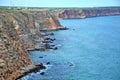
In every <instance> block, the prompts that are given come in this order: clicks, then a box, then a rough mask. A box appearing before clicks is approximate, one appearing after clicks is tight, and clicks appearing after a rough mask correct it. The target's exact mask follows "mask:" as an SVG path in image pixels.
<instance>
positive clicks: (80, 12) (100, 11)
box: [56, 8, 120, 19]
mask: <svg viewBox="0 0 120 80" xmlns="http://www.w3.org/2000/svg"><path fill="white" fill-rule="evenodd" d="M56 12H57V17H58V18H62V19H68V18H87V17H97V16H110V15H120V8H80V9H61V10H58V11H56Z"/></svg>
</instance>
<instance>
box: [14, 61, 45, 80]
mask: <svg viewBox="0 0 120 80" xmlns="http://www.w3.org/2000/svg"><path fill="white" fill-rule="evenodd" d="M43 69H46V67H45V65H43V63H34V64H31V65H29V66H27V67H23V68H22V70H21V74H22V75H20V76H19V77H17V78H16V79H15V80H19V79H20V78H22V77H24V76H26V75H28V74H30V73H36V72H38V71H40V70H43Z"/></svg>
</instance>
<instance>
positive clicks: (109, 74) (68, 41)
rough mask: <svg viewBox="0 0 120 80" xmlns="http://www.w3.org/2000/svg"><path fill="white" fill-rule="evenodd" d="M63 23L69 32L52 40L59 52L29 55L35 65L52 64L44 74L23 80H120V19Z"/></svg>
mask: <svg viewBox="0 0 120 80" xmlns="http://www.w3.org/2000/svg"><path fill="white" fill-rule="evenodd" d="M60 23H61V24H62V25H64V26H67V27H68V28H69V30H65V31H56V32H54V33H55V35H54V36H51V37H55V38H56V41H55V42H54V43H55V44H56V45H57V46H58V50H49V51H45V52H40V51H31V52H30V58H31V60H32V62H36V63H37V62H42V63H44V64H45V65H46V64H47V62H50V64H49V65H47V69H46V70H43V72H45V74H44V75H40V72H37V73H32V74H29V75H27V76H25V77H23V78H22V79H20V80H120V16H105V17H94V18H86V19H65V20H60ZM40 56H42V57H43V58H40Z"/></svg>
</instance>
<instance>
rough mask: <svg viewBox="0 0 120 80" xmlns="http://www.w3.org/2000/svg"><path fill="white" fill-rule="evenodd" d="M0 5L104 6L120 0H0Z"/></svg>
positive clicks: (115, 3)
mask: <svg viewBox="0 0 120 80" xmlns="http://www.w3.org/2000/svg"><path fill="white" fill-rule="evenodd" d="M0 6H26V7H106V6H120V0H0Z"/></svg>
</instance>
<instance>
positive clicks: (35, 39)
mask: <svg viewBox="0 0 120 80" xmlns="http://www.w3.org/2000/svg"><path fill="white" fill-rule="evenodd" d="M58 28H62V26H61V25H60V23H59V22H58V20H57V19H56V18H54V16H52V15H51V14H50V13H49V11H48V10H44V9H41V10H39V11H38V10H37V11H36V10H0V80H8V79H9V80H15V79H16V78H18V77H20V76H21V75H24V74H26V73H29V72H32V71H35V70H38V69H43V67H42V65H39V66H38V65H37V66H36V65H33V63H32V62H31V60H30V58H29V55H28V50H35V49H38V50H43V51H44V50H47V49H57V47H56V46H55V45H50V44H49V43H51V42H53V41H54V40H55V39H50V38H49V37H48V35H47V34H46V33H43V32H41V31H40V30H44V29H47V30H57V29H58ZM45 35H46V36H45ZM31 65H32V66H31Z"/></svg>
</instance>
